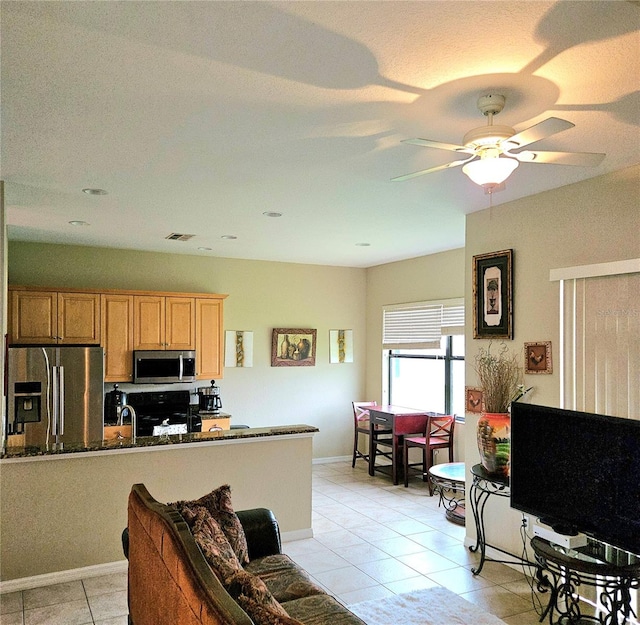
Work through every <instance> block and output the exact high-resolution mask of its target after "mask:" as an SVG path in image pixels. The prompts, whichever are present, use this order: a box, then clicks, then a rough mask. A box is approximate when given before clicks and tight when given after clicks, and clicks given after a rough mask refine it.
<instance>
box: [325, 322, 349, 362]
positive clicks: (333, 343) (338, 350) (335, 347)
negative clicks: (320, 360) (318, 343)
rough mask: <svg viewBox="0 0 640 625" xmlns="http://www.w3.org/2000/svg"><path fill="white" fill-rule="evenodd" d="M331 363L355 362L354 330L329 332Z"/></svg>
mask: <svg viewBox="0 0 640 625" xmlns="http://www.w3.org/2000/svg"><path fill="white" fill-rule="evenodd" d="M329 362H330V363H332V364H338V363H343V362H353V330H329Z"/></svg>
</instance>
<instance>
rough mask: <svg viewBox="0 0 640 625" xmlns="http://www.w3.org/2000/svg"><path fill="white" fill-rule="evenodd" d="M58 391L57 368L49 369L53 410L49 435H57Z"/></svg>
mask: <svg viewBox="0 0 640 625" xmlns="http://www.w3.org/2000/svg"><path fill="white" fill-rule="evenodd" d="M59 390H60V382H59V380H58V367H56V366H53V367H51V398H52V400H53V401H52V404H53V406H52V408H53V418H52V419H51V435H52V436H57V435H58V406H59V403H60V400H59V398H58V392H59Z"/></svg>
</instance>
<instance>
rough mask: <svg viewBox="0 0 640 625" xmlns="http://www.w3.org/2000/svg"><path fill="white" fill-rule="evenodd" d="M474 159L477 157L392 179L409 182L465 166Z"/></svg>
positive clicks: (392, 179)
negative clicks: (419, 177)
mask: <svg viewBox="0 0 640 625" xmlns="http://www.w3.org/2000/svg"><path fill="white" fill-rule="evenodd" d="M473 158H475V155H474V156H471V157H469V158H465V159H464V160H462V161H451V162H450V163H447V164H446V165H438V166H437V167H430V168H429V169H421V170H420V171H414V172H413V173H412V174H404V176H396V177H395V178H391V181H392V182H400V181H401V180H409V179H411V178H417V177H418V176H423V175H424V174H431V173H433V172H434V171H441V170H442V169H449V168H450V167H459V166H460V165H464V164H465V163H468V162H469V161H470V160H471V159H473Z"/></svg>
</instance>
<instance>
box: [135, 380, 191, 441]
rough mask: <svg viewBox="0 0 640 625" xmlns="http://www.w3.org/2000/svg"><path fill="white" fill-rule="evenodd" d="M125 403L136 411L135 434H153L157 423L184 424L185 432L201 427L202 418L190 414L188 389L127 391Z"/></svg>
mask: <svg viewBox="0 0 640 625" xmlns="http://www.w3.org/2000/svg"><path fill="white" fill-rule="evenodd" d="M127 403H128V404H129V405H131V406H133V408H134V410H135V411H136V417H137V419H136V422H137V427H136V436H153V428H154V427H155V426H159V425H178V424H186V426H187V432H200V431H201V429H202V419H201V418H200V417H199V416H198V415H197V414H194V415H192V414H191V410H190V408H189V403H190V393H189V391H152V392H149V393H128V394H127Z"/></svg>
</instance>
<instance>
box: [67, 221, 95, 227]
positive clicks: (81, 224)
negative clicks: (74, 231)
mask: <svg viewBox="0 0 640 625" xmlns="http://www.w3.org/2000/svg"><path fill="white" fill-rule="evenodd" d="M69 223H70V224H71V225H72V226H90V225H91V224H90V223H89V222H88V221H78V220H73V221H70V222H69Z"/></svg>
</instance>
